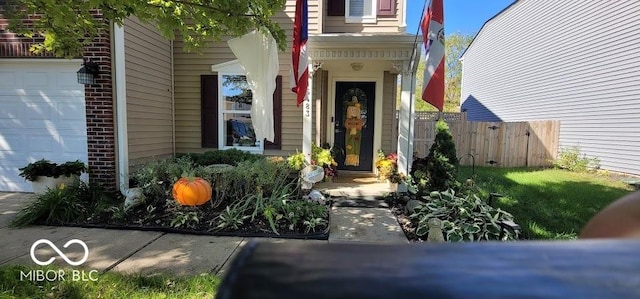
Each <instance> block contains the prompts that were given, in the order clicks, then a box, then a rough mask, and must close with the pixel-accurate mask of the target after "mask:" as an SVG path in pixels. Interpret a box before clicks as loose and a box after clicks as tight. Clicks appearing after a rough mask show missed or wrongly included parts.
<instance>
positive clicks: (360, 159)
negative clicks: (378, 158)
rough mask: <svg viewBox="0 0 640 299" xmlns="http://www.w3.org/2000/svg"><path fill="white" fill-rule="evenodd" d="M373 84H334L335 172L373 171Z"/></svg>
mask: <svg viewBox="0 0 640 299" xmlns="http://www.w3.org/2000/svg"><path fill="white" fill-rule="evenodd" d="M375 91H376V83H375V82H336V105H335V107H336V110H335V114H334V115H335V117H334V134H335V135H334V146H335V147H336V148H337V149H339V151H340V153H341V154H340V155H338V157H337V161H336V162H337V163H338V169H342V170H361V171H371V170H373V128H374V126H373V124H374V115H375V113H374V107H375V98H376V95H375Z"/></svg>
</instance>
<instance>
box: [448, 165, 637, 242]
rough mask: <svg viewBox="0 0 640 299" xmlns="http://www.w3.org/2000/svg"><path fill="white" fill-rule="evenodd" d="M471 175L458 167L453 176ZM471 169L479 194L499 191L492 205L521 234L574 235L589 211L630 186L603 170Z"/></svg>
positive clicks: (537, 236) (530, 236) (529, 236)
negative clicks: (505, 213)
mask: <svg viewBox="0 0 640 299" xmlns="http://www.w3.org/2000/svg"><path fill="white" fill-rule="evenodd" d="M471 174H472V169H471V167H461V168H460V171H459V175H458V178H459V179H460V180H461V181H464V180H465V179H466V178H468V177H471ZM475 174H476V178H475V183H476V186H477V187H478V188H479V189H480V193H481V194H482V195H483V198H485V199H486V198H487V197H488V195H489V193H490V192H497V193H500V194H502V195H504V197H503V198H500V199H498V200H494V203H493V206H494V207H498V208H501V209H504V210H506V211H508V212H510V213H512V214H513V216H514V217H515V220H516V222H517V223H518V224H520V226H521V227H522V229H523V237H524V238H525V239H574V238H576V236H577V235H578V234H579V233H580V230H581V229H582V227H583V226H584V225H585V224H586V223H587V221H588V220H589V219H590V218H591V217H592V216H593V215H595V214H596V213H597V212H598V211H600V210H601V209H602V208H604V207H605V206H607V205H608V204H609V203H611V202H612V201H615V200H616V199H618V198H620V197H622V196H624V195H625V194H628V193H629V192H631V191H632V189H631V188H630V187H629V186H627V185H626V184H625V183H623V182H621V181H619V180H614V179H611V178H609V177H607V176H604V175H598V174H592V173H573V172H569V171H565V170H560V169H536V168H528V169H524V168H517V169H513V168H511V169H509V168H488V167H480V168H478V167H476V169H475Z"/></svg>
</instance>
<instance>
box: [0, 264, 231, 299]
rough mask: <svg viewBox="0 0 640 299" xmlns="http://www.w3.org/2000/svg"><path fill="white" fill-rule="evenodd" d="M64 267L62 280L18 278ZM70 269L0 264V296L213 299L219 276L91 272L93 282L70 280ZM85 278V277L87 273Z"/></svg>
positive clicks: (51, 276)
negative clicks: (34, 272) (38, 280)
mask: <svg viewBox="0 0 640 299" xmlns="http://www.w3.org/2000/svg"><path fill="white" fill-rule="evenodd" d="M30 270H44V271H46V270H53V271H59V270H63V271H65V272H66V275H64V276H63V277H64V281H60V280H59V279H57V278H54V275H53V274H52V275H50V276H49V277H50V278H51V279H52V280H55V281H54V282H32V281H29V280H28V279H23V280H22V281H21V279H20V278H21V277H20V271H23V272H24V273H27V272H28V271H30ZM71 270H72V269H60V268H53V267H25V266H2V267H0V298H34V299H36V298H65V299H74V298H78V299H79V298H118V299H119V298H214V296H215V293H216V289H217V288H218V284H219V283H220V279H219V278H218V277H216V276H214V275H209V274H203V275H197V276H189V277H180V278H178V277H172V276H150V277H144V276H140V275H122V274H117V273H105V274H94V275H92V276H91V277H93V278H96V279H95V280H96V281H73V278H71V272H70V271H71ZM87 272H88V271H87ZM87 277H88V276H87Z"/></svg>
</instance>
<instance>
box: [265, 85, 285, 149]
mask: <svg viewBox="0 0 640 299" xmlns="http://www.w3.org/2000/svg"><path fill="white" fill-rule="evenodd" d="M273 133H274V138H273V139H274V140H273V142H270V141H266V140H265V143H264V149H275V150H279V149H282V76H278V77H276V90H275V91H274V92H273Z"/></svg>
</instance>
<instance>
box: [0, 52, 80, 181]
mask: <svg viewBox="0 0 640 299" xmlns="http://www.w3.org/2000/svg"><path fill="white" fill-rule="evenodd" d="M80 67H81V62H80V61H78V60H73V61H69V60H37V59H29V60H23V59H20V60H14V61H11V60H0V191H25V192H31V191H32V188H31V182H28V181H25V179H24V178H22V177H20V176H18V173H19V171H18V168H21V167H24V166H25V165H26V164H27V163H29V162H33V161H36V160H40V159H42V158H45V159H49V160H51V161H53V162H58V163H60V162H65V161H75V160H78V159H79V160H81V161H84V162H85V163H86V162H87V128H86V126H87V125H86V112H85V111H86V110H85V104H84V85H81V84H78V83H77V80H76V72H77V71H78V69H79V68H80Z"/></svg>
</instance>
